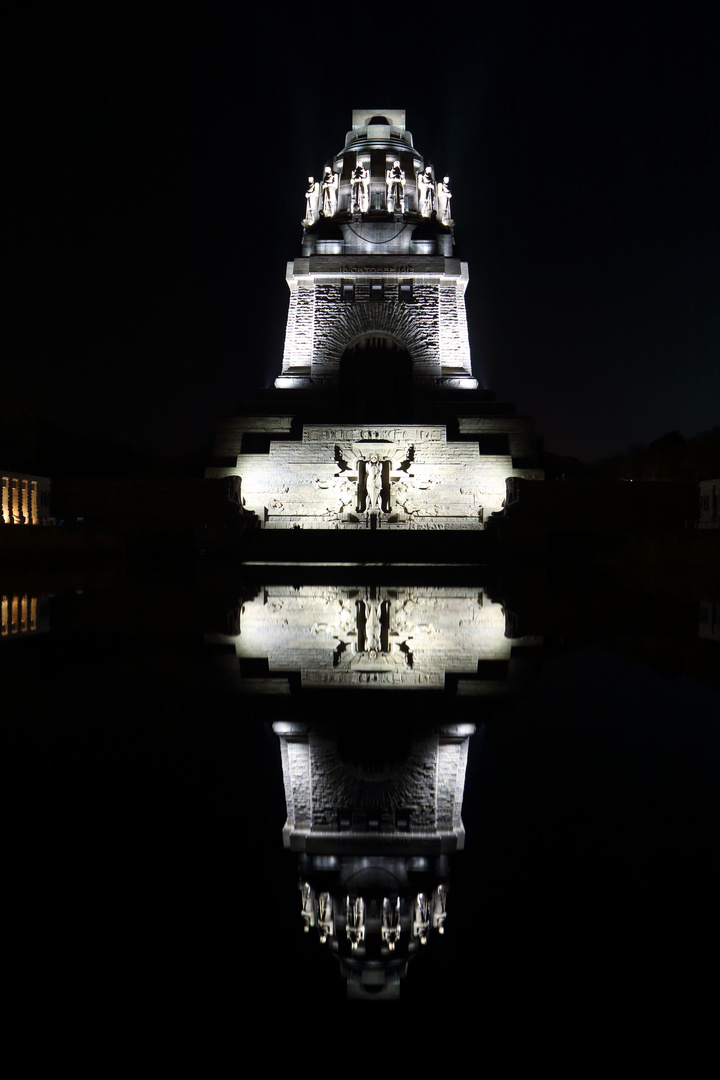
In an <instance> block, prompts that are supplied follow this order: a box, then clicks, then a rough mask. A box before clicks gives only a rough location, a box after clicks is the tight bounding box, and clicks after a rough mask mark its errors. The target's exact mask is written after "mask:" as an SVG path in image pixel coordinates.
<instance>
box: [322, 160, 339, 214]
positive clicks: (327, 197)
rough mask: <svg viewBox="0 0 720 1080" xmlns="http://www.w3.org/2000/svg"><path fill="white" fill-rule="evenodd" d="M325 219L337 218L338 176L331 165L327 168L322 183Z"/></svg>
mask: <svg viewBox="0 0 720 1080" xmlns="http://www.w3.org/2000/svg"><path fill="white" fill-rule="evenodd" d="M322 193H323V207H322V212H323V217H335V214H336V213H337V200H338V174H337V173H334V172H333V171H332V169H331V168H330V166H329V165H326V166H325V172H324V174H323V182H322Z"/></svg>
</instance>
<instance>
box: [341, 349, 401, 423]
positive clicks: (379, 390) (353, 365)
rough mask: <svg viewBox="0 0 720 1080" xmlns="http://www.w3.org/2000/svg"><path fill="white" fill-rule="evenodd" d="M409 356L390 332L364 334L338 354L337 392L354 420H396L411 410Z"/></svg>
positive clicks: (345, 410) (392, 421) (344, 407)
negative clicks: (387, 333)
mask: <svg viewBox="0 0 720 1080" xmlns="http://www.w3.org/2000/svg"><path fill="white" fill-rule="evenodd" d="M412 366H413V365H412V358H411V356H410V354H409V353H408V351H407V350H406V349H404V348H403V347H402V346H401V345H400V344H398V342H397V341H395V340H394V339H393V338H391V337H390V336H389V335H383V334H375V335H366V336H364V337H362V338H360V340H359V341H356V342H354V343H353V344H352V345H350V346H349V347H348V348H347V349H346V350H345V352H344V353H343V355H342V357H341V358H340V394H341V397H342V402H343V409H344V412H345V414H346V415H347V416H348V417H350V418H351V419H353V420H367V421H369V422H375V421H377V420H382V421H386V422H389V423H395V422H397V421H400V420H406V419H407V418H408V417H409V415H410V413H411V411H412Z"/></svg>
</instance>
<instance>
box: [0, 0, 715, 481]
mask: <svg viewBox="0 0 720 1080" xmlns="http://www.w3.org/2000/svg"><path fill="white" fill-rule="evenodd" d="M346 7H347V10H348V11H349V10H350V7H351V6H349V5H348V6H346ZM358 10H359V9H358ZM362 10H363V11H364V12H365V15H364V16H363V18H362V20H361V19H359V18H357V17H356V18H355V19H354V21H353V22H348V21H345V20H347V16H342V15H341V13H340V9H339V8H338V7H337V6H336V8H335V10H334V11H333V12H332V13H331V12H330V10H329V9H326V8H323V7H322V6H316V7H315V8H314V9H312V10H308V9H307V8H306V7H304V6H303V5H298V4H295V5H292V6H290V5H285V4H275V5H272V6H270V5H268V6H267V7H264V8H263V9H262V12H261V13H260V14H255V15H251V16H247V15H245V16H244V15H242V13H241V8H240V5H239V4H235V3H208V2H206V3H202V4H187V3H172V4H170V3H156V2H146V3H144V4H142V5H134V4H122V5H119V4H116V3H112V2H110V3H103V4H102V5H97V6H95V7H94V8H88V7H87V6H86V5H83V6H82V7H77V6H75V5H74V4H63V5H56V6H55V8H52V9H50V11H49V12H48V9H47V8H46V7H45V6H42V7H41V6H35V5H25V6H23V8H22V12H21V13H20V14H18V15H17V16H16V22H15V23H14V26H13V28H12V30H11V35H10V38H9V39H8V51H9V53H10V54H11V57H12V58H13V60H14V72H13V79H12V84H11V91H10V95H9V99H8V100H7V102H6V105H7V112H8V113H9V124H8V127H7V128H6V130H8V129H9V138H8V139H7V141H6V150H7V151H8V153H7V158H8V166H7V168H8V172H9V174H10V180H11V185H12V193H11V195H10V196H7V195H6V204H5V205H6V217H7V218H8V219H9V225H10V246H9V252H10V260H9V286H8V289H7V298H8V302H9V316H10V342H9V348H8V350H7V351H6V352H5V358H4V360H3V362H2V372H3V378H2V399H3V409H4V410H6V415H12V416H22V415H26V416H28V417H34V416H37V415H44V416H47V417H50V418H51V419H52V420H54V421H57V422H59V423H62V424H63V425H67V426H69V427H71V428H74V429H78V430H81V431H92V432H99V433H103V434H105V435H107V436H108V437H110V438H116V439H121V440H125V441H128V442H130V443H131V444H133V445H138V446H147V447H156V448H159V449H161V450H163V451H165V452H168V453H180V452H184V451H189V450H192V449H194V448H196V447H199V446H200V445H201V444H203V443H204V442H207V441H208V440H209V439H210V436H211V433H212V428H213V425H214V422H215V419H216V418H217V416H218V415H219V414H222V413H228V412H232V410H233V406H234V403H235V402H236V401H237V400H238V399H239V398H240V397H241V396H243V395H244V394H247V393H250V392H252V391H253V390H254V389H255V388H256V387H257V386H267V385H271V383H272V380H273V378H274V377H275V375H277V374H278V372H279V370H280V364H281V355H282V343H283V338H284V330H285V318H286V313H287V299H288V292H287V287H286V285H285V281H284V275H285V263H286V262H287V260H289V259H292V258H294V257H295V256H296V255H297V254H299V247H300V241H301V235H302V232H301V226H300V219H301V217H302V216H303V213H304V198H303V193H304V190H305V182H306V177H307V175H308V174H309V173H317V172H319V171H320V170H321V168H322V166H323V165H324V163H325V161H326V160H327V158H328V157H329V156H330V155H331V154H332V153H334V152H337V151H338V150H339V149H340V148H341V147H342V145H343V143H344V137H345V132H346V131H347V130H348V129H349V127H350V120H351V111H352V109H353V108H365V107H368V108H373V109H376V108H377V109H382V108H391V107H394V108H405V109H406V111H407V125H408V128H409V130H410V131H411V132H412V133H413V136H414V140H415V145H416V146H417V147H418V149H419V151H420V153H421V154H423V155H424V157H425V158H426V160H427V161H430V162H432V163H433V164H435V165H436V167H437V170H438V171H439V172H440V174H441V175H442V174H443V173H445V172H447V173H449V174H450V177H451V180H452V188H453V194H454V201H453V216H454V218H455V221H456V230H455V231H456V241H457V247H456V253H457V254H458V255H459V256H460V257H461V258H462V259H465V260H467V261H468V262H469V265H470V286H469V289H468V293H467V301H468V317H469V323H470V339H471V348H472V356H473V367H474V371H475V374H476V376H477V377H478V379H479V380H480V382H481V384H484V385H486V386H488V387H490V388H492V389H494V390H495V391H496V392H497V393H498V395H499V396H500V397H501V398H502V399H505V400H511V401H513V402H515V404H516V406H517V410H518V412H520V413H529V414H531V415H533V416H534V417H535V418H536V423H537V428H538V431H540V432H541V433H542V434H543V436H544V438H545V445H546V447H547V448H548V449H550V450H553V451H555V452H557V453H569V454H573V455H576V456H578V457H580V458H581V459H583V460H585V461H588V462H591V461H595V460H597V459H598V458H601V457H603V456H606V455H609V454H612V453H615V452H620V451H624V450H626V449H627V448H629V447H630V446H631V445H633V444H637V443H641V444H646V443H648V442H650V441H652V440H653V439H655V438H657V437H658V436H660V435H662V434H663V433H664V432H667V431H670V430H673V429H677V430H679V431H680V432H682V434H683V435H685V436H686V437H689V436H692V435H693V434H695V433H697V432H699V431H703V430H707V429H708V428H710V427H712V426H714V425H717V424H718V423H720V404H719V403H720V317H719V314H718V309H719V306H720V305H719V302H718V297H719V296H720V271H719V260H718V250H719V242H720V227H719V215H718V195H717V193H718V190H720V170H719V169H718V141H717V106H718V98H719V94H718V67H719V65H718V64H717V52H716V37H715V33H714V26H713V23H712V16H711V11H712V8H711V5H708V4H705V3H703V4H692V3H691V4H682V5H681V4H663V3H654V4H652V5H648V4H646V3H628V2H625V3H622V4H615V3H602V4H601V3H594V2H589V3H586V4H584V5H572V6H571V5H565V4H562V5H559V4H557V5H556V4H552V3H513V2H511V0H502V2H489V3H483V2H479V3H478V4H476V5H475V7H474V8H473V9H472V12H473V13H472V14H464V12H463V9H462V8H461V7H460V6H459V5H453V6H452V7H451V6H449V5H448V6H447V7H446V8H445V9H444V10H445V12H446V14H444V15H440V14H438V15H437V16H436V17H434V18H433V19H431V18H430V17H429V16H428V15H427V14H426V13H425V9H422V8H421V7H415V8H412V7H411V8H407V9H403V14H402V16H401V18H393V14H392V11H393V8H392V5H385V6H384V5H379V6H377V5H376V6H375V7H373V6H371V5H364V6H363V8H362ZM8 405H10V408H8ZM7 464H12V463H11V462H8V463H7Z"/></svg>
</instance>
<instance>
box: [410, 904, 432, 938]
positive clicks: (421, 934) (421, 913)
mask: <svg viewBox="0 0 720 1080" xmlns="http://www.w3.org/2000/svg"><path fill="white" fill-rule="evenodd" d="M429 930H430V901H429V900H428V898H427V896H426V895H425V893H418V894H417V896H416V897H415V912H414V914H413V935H414V937H418V938H420V944H421V945H426V944H427V936H428V931H429Z"/></svg>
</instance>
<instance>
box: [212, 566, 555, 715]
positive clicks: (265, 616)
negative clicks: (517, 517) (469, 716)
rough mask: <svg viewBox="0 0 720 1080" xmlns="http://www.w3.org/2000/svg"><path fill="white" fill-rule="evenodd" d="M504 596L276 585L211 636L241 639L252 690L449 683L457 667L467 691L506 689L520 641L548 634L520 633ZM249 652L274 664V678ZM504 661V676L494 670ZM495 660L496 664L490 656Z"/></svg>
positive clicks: (455, 589) (229, 641) (244, 687)
mask: <svg viewBox="0 0 720 1080" xmlns="http://www.w3.org/2000/svg"><path fill="white" fill-rule="evenodd" d="M510 630H511V628H509V627H508V625H507V619H506V614H505V611H504V609H503V607H502V605H501V604H499V603H494V602H493V601H491V600H489V599H488V597H487V596H485V594H484V592H483V591H482V589H480V590H478V589H473V588H465V587H459V586H452V587H450V586H447V587H442V586H432V587H430V586H412V587H392V588H391V587H386V586H356V587H348V586H342V587H341V586H334V585H332V586H331V585H301V586H292V585H268V586H265V587H262V588H260V589H259V590H258V592H257V594H256V595H255V596H254V597H252V598H245V599H244V601H243V603H242V606H241V608H240V609H239V611H238V614H237V629H236V632H235V633H234V634H227V635H222V634H214V635H208V639H207V640H208V642H209V643H214V644H220V645H226V646H227V645H232V646H233V647H234V649H235V653H236V656H237V657H238V659H239V660H240V662H241V667H240V672H239V676H240V681H239V683H238V684H237V685H238V688H239V689H240V690H241V692H244V693H251V694H255V693H272V694H278V693H289V692H290V683H289V677H290V676H291V675H292V674H293V673H295V674H297V675H299V678H300V686H301V687H302V688H306V689H308V688H312V687H315V688H318V687H323V688H327V689H331V688H335V689H338V688H343V687H345V688H348V689H351V688H356V689H362V690H376V691H381V690H390V689H393V688H396V689H402V690H412V689H416V690H429V689H436V690H442V689H444V688H445V685H446V678H447V676H448V675H453V676H454V677H455V678H456V679H457V693H458V694H460V695H488V694H492V695H495V694H498V693H501V694H502V693H505V692H506V691H507V689H508V687H510V686H511V685H512V679H511V678H508V676H509V675H511V674H512V670H513V666H514V665H515V664H516V661H515V660H514V659H513V655H512V654H513V649H514V648H515V647H517V646H519V645H522V646H526V645H536V644H537V643H538V639H536V638H532V637H524V638H519V637H517V636H512V634H511V632H509V631H510ZM243 661H264V662H266V663H267V673H268V674H267V677H263V678H261V677H258V675H257V674H256V673H254V671H253V669H252V667H250V668H249V672H250V673H249V674H248V675H247V676H246V677H245V676H243V672H242V662H243ZM486 662H492V665H493V666H492V668H489V670H492V672H494V673H497V672H498V670H500V669H499V666H498V665H505V667H503V668H502V672H503V679H502V680H498V678H497V677H495V678H485V677H482V676H483V670H482V669H483V664H484V663H486ZM488 666H489V665H488Z"/></svg>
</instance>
